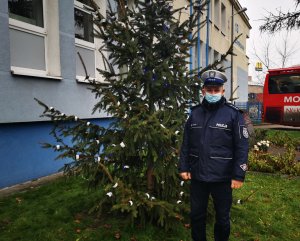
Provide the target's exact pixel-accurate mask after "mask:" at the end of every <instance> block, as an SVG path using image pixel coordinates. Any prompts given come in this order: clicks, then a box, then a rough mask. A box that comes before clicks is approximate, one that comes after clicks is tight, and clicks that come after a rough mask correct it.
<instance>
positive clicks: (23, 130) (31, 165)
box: [0, 119, 110, 188]
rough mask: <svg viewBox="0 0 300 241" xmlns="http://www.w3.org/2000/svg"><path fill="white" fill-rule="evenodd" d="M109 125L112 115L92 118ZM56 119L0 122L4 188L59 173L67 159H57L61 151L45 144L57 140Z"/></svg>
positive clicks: (0, 179)
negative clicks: (55, 138)
mask: <svg viewBox="0 0 300 241" xmlns="http://www.w3.org/2000/svg"><path fill="white" fill-rule="evenodd" d="M90 121H91V122H93V123H95V124H99V125H101V126H104V127H107V126H108V125H109V123H110V119H99V120H95V119H94V120H90ZM51 128H52V123H50V122H33V123H17V124H1V125H0V188H3V187H7V186H11V185H14V184H18V183H22V182H25V181H30V180H32V179H36V178H39V177H42V176H46V175H50V174H53V173H56V172H57V171H58V170H59V169H60V168H61V167H62V166H63V164H64V163H65V162H67V160H55V158H56V156H57V155H58V152H54V151H53V150H52V149H45V148H42V147H41V143H43V142H49V143H55V142H54V141H55V140H54V138H53V137H52V136H50V135H49V132H50V131H51Z"/></svg>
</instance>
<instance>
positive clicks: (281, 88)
mask: <svg viewBox="0 0 300 241" xmlns="http://www.w3.org/2000/svg"><path fill="white" fill-rule="evenodd" d="M268 88H269V93H270V94H281V93H290V94H295V93H299V92H300V76H299V75H279V76H270V78H269V85H268Z"/></svg>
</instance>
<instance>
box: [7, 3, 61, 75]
mask: <svg viewBox="0 0 300 241" xmlns="http://www.w3.org/2000/svg"><path fill="white" fill-rule="evenodd" d="M42 2H43V23H44V24H43V25H44V26H43V27H39V26H36V25H33V24H30V23H26V22H23V21H21V20H17V19H14V18H11V17H9V29H13V30H17V31H21V32H24V33H28V34H32V35H36V36H39V37H43V39H44V58H45V59H44V61H45V70H39V69H34V68H24V67H18V66H14V65H12V63H10V66H11V67H10V68H11V73H12V74H14V75H24V76H33V77H41V78H49V79H62V77H61V66H60V48H58V49H56V51H55V53H54V54H55V55H57V56H58V57H57V58H55V59H50V57H52V58H53V54H49V52H48V51H49V48H50V47H51V46H53V45H54V44H55V43H57V42H58V43H59V29H56V32H55V33H54V32H53V30H51V31H50V29H49V28H50V25H51V26H52V24H58V21H59V15H58V0H56V1H54V0H51V2H50V1H49V0H42ZM48 8H50V9H51V10H54V11H57V12H55V14H57V15H56V16H55V19H54V20H53V15H52V16H51V19H52V24H49V22H48V18H49V16H48V15H47V9H48ZM49 32H51V33H50V34H51V36H50V34H49ZM53 63H55V64H53Z"/></svg>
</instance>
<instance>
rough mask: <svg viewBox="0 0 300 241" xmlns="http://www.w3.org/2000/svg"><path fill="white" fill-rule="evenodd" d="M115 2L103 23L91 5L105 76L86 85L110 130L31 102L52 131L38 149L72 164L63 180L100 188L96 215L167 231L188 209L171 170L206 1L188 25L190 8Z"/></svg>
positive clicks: (194, 82)
mask: <svg viewBox="0 0 300 241" xmlns="http://www.w3.org/2000/svg"><path fill="white" fill-rule="evenodd" d="M118 2H119V11H118V13H116V12H114V11H113V10H112V8H111V6H109V8H108V11H107V16H106V17H104V16H102V15H101V14H100V11H98V10H99V9H98V6H96V5H95V3H93V6H94V9H95V13H94V15H95V18H96V20H95V24H96V25H97V29H95V34H96V37H98V38H100V39H101V40H103V43H104V45H103V47H102V48H100V49H99V51H100V53H101V54H102V56H103V61H104V65H105V68H104V69H98V71H99V72H100V73H101V74H102V76H103V77H104V79H105V83H106V84H105V85H104V84H103V83H98V82H95V81H93V82H91V91H92V92H93V93H94V94H95V96H96V97H97V98H99V102H98V103H97V104H96V105H95V106H94V109H93V112H97V111H105V112H106V113H107V114H108V115H110V116H111V117H113V118H114V119H113V121H112V123H111V124H110V126H109V127H108V128H104V127H101V126H98V125H95V124H92V123H90V122H87V121H85V120H80V119H79V118H78V117H76V116H72V115H69V116H67V115H65V114H64V113H61V112H60V111H59V110H56V109H55V108H53V107H49V106H47V105H46V104H44V103H42V102H41V101H39V100H37V101H38V102H39V103H40V104H41V105H42V106H44V108H45V110H44V113H43V115H42V116H43V117H47V118H50V119H51V120H52V121H53V122H54V123H55V125H54V127H53V130H52V132H51V133H52V134H53V136H54V137H55V138H56V141H57V143H55V144H49V143H45V144H44V147H47V148H53V149H54V150H55V151H58V152H60V155H59V156H58V158H69V159H70V160H71V161H70V162H69V163H67V164H65V166H64V172H65V173H66V174H69V175H81V176H83V177H84V178H85V179H86V180H87V181H88V183H89V185H90V186H91V187H96V186H100V187H101V190H103V191H104V194H105V195H104V197H103V199H102V200H100V201H99V203H98V204H97V205H96V207H97V209H98V211H101V210H102V208H103V207H105V206H109V207H110V208H111V210H112V211H121V212H126V213H128V214H129V216H130V217H131V220H135V219H136V218H138V219H139V221H140V222H142V223H145V221H146V220H152V221H154V222H156V223H158V224H159V225H162V226H165V227H166V228H168V227H170V226H172V222H174V221H177V220H178V219H181V218H182V214H183V213H186V212H187V210H188V206H189V205H188V202H186V198H187V196H186V193H187V192H186V185H184V182H183V181H181V180H179V178H178V173H177V172H178V171H177V162H178V152H179V143H180V139H181V133H182V131H183V123H184V121H185V118H186V117H187V112H188V109H189V107H190V105H191V104H192V103H197V101H198V100H197V98H196V97H194V96H195V95H193V92H194V90H196V91H198V89H197V88H195V87H197V86H199V85H200V84H201V80H200V79H199V77H198V76H199V73H198V70H188V68H187V65H188V61H187V60H188V59H189V51H188V50H189V48H190V47H191V46H192V45H193V44H194V43H195V41H196V37H195V34H194V32H196V31H197V30H198V29H199V28H201V27H202V26H203V25H204V24H205V21H203V22H200V23H198V18H199V16H200V15H201V14H202V11H203V10H205V8H206V6H207V4H208V2H209V1H206V0H199V1H196V2H194V4H193V9H194V13H193V14H192V15H191V16H190V17H189V18H188V19H187V20H182V19H181V18H182V16H181V13H182V11H183V10H184V9H186V10H187V9H188V8H189V6H186V7H183V8H180V9H173V5H172V2H173V1H171V0H167V1H165V0H156V1H138V0H136V1H134V5H133V6H127V5H126V4H125V2H124V1H118ZM175 16H176V17H175ZM235 40H236V39H235ZM232 50H233V43H232V45H231V46H230V48H229V50H228V51H227V52H226V53H224V54H223V55H222V56H221V59H220V60H218V61H216V62H215V63H214V64H212V65H210V66H208V67H207V68H217V67H219V69H222V66H220V64H221V61H222V60H224V59H226V56H227V55H228V54H233V53H232ZM207 68H205V69H202V70H201V72H203V71H204V70H206V69H207ZM73 122H75V124H73ZM68 138H71V141H70V142H67V141H66V139H68Z"/></svg>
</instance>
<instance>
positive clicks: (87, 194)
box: [0, 173, 300, 241]
mask: <svg viewBox="0 0 300 241" xmlns="http://www.w3.org/2000/svg"><path fill="white" fill-rule="evenodd" d="M299 190H300V179H299V178H287V177H280V176H271V175H263V174H256V173H249V174H248V175H247V180H246V182H245V185H244V187H243V188H242V189H241V190H237V191H234V205H233V207H232V215H231V219H232V232H231V233H232V235H231V239H230V240H240V241H250V240H252V241H264V240H270V241H284V240H286V241H291V240H295V241H296V240H300V225H299V223H300V215H299V210H300V192H299ZM100 197H101V192H100V191H96V190H94V191H87V190H86V189H85V187H84V186H83V183H82V181H79V180H76V179H74V178H71V179H69V180H68V181H65V180H64V179H60V180H57V181H54V182H52V183H51V184H47V185H44V186H42V187H38V188H34V189H31V190H28V191H26V192H23V193H18V194H15V195H13V196H10V197H6V198H1V199H0V240H1V241H2V240H3V241H4V240H5V241H10V240H18V241H19V240H28V241H46V240H64V241H69V240H70V241H71V240H72V241H79V240H80V241H81V240H97V241H99V240H103V241H110V240H117V239H116V237H115V236H118V235H120V239H119V240H126V241H164V240H165V241H180V240H184V241H188V240H191V239H190V230H189V229H187V228H185V227H184V223H187V222H188V221H185V222H182V223H181V222H178V226H176V227H174V230H173V231H168V232H166V231H164V230H161V229H158V228H156V227H154V226H151V225H147V227H146V228H142V227H140V226H139V225H135V226H134V227H126V226H125V222H124V217H114V216H112V215H110V214H109V213H108V214H106V215H105V216H101V217H96V216H93V215H88V214H87V211H88V210H89V208H90V207H91V206H92V204H93V203H94V202H95V201H96V200H97V198H100ZM237 200H241V203H242V204H237ZM212 226H213V224H212V220H211V222H210V223H209V225H208V233H210V235H209V237H210V239H209V240H211V241H212V235H211V233H212Z"/></svg>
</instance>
